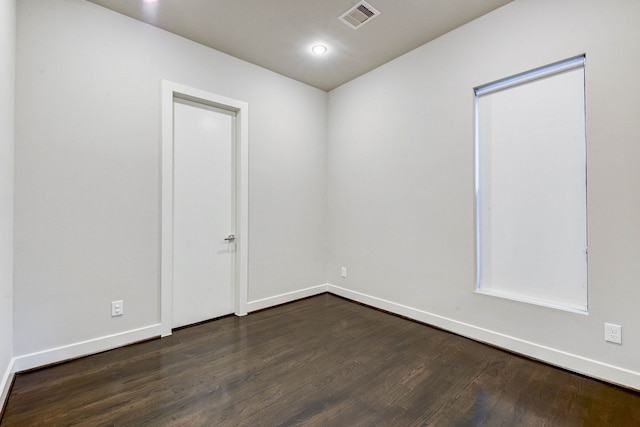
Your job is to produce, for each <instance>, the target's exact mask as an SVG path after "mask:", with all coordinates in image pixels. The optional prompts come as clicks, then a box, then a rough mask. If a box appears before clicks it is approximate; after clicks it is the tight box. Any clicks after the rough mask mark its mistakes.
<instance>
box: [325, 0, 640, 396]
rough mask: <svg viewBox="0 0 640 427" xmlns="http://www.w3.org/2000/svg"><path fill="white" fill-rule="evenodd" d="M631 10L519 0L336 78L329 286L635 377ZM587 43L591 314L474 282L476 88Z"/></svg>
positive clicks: (576, 363)
mask: <svg viewBox="0 0 640 427" xmlns="http://www.w3.org/2000/svg"><path fill="white" fill-rule="evenodd" d="M639 18H640V2H638V1H637V0H615V1H609V2H602V1H598V0H588V1H585V0H562V1H558V0H517V1H515V2H514V3H511V4H510V5H507V6H506V7H503V8H501V9H498V10H497V11H495V12H493V13H491V14H489V15H486V16H484V17H482V18H481V19H478V20H476V21H474V22H472V23H470V24H468V25H466V26H464V27H462V28H460V29H458V30H455V31H453V32H451V33H449V34H447V35H445V36H443V37H441V38H439V39H438V40H436V41H434V42H431V43H429V44H427V45H425V46H422V47H421V48H419V49H417V50H415V51H413V52H410V53H409V54H407V55H404V56H402V57H401V58H398V59H397V60H395V61H393V62H391V63H388V64H386V65H384V66H382V67H380V68H379V69H377V70H374V71H372V72H370V73H368V74H366V75H364V76H362V77H360V78H358V79H356V80H354V81H352V82H350V83H348V84H346V85H343V86H342V87H340V88H338V89H335V90H334V91H332V92H331V93H330V95H329V135H328V141H329V147H328V159H327V162H328V175H327V176H328V194H329V208H328V211H329V230H330V237H329V267H328V268H329V270H328V273H329V274H328V278H329V282H330V283H332V284H333V285H335V287H332V290H333V291H335V292H337V293H340V294H342V295H345V296H349V297H352V298H355V299H359V300H362V301H365V302H369V303H371V304H374V305H378V306H381V307H384V308H387V309H390V310H394V311H397V312H401V313H403V314H407V315H409V316H413V317H416V318H419V319H421V320H425V321H427V322H430V323H433V324H436V325H439V326H442V327H445V328H447V329H450V330H453V331H456V332H458V333H462V334H464V335H467V336H471V337H474V338H476V339H480V340H484V341H488V342H492V343H494V344H497V345H501V346H504V347H507V348H510V349H512V350H515V351H519V352H523V353H526V354H528V355H530V356H532V357H536V358H541V359H544V360H547V361H549V362H551V363H555V364H559V365H563V366H567V367H569V368H571V369H574V370H577V371H581V372H587V373H589V374H591V375H595V376H599V377H603V378H606V379H608V380H610V381H614V382H618V383H624V384H626V385H629V386H632V387H635V388H638V389H640V358H639V357H638V354H640V315H639V314H638V313H640V311H639V310H638V301H640V287H639V286H638V283H640V262H638V260H640V219H639V218H640V167H638V165H640V101H639V100H640V83H639V82H640V80H639V77H638V76H640V51H639V50H638V49H637V43H638V41H639V40H640V26H639V25H638V24H637V22H638V19H639ZM582 53H586V55H587V65H586V97H587V144H588V153H587V155H588V180H589V185H588V221H589V222H588V227H589V230H588V233H589V255H590V259H589V261H590V262H589V308H590V310H589V315H588V316H585V315H581V314H573V313H568V312H564V311H559V310H554V309H550V308H544V307H539V306H534V305H528V304H525V303H519V302H514V301H510V300H503V299H497V298H495V297H489V296H484V295H479V294H476V293H474V287H475V278H474V274H475V273H474V271H475V270H474V260H475V256H474V189H473V123H474V119H473V112H474V109H473V90H472V88H473V87H474V86H477V85H480V84H484V83H488V82H491V81H494V80H497V79H499V78H502V77H506V76H509V75H512V74H515V73H518V72H521V71H526V70H529V69H532V68H535V67H538V66H541V65H545V64H548V63H551V62H554V61H557V60H561V59H565V58H569V57H572V56H575V55H578V54H582ZM524 244H526V242H524ZM341 266H345V267H347V268H348V277H347V278H346V279H342V278H340V275H339V272H340V267H341ZM605 321H606V322H613V323H617V324H620V325H622V327H623V344H622V345H621V346H618V345H615V344H611V343H605V342H604V339H603V336H604V334H603V330H604V322H605Z"/></svg>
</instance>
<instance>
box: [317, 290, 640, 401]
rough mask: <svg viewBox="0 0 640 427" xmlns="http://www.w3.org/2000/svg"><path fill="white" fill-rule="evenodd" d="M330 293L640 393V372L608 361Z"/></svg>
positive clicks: (346, 293) (360, 297) (393, 305)
mask: <svg viewBox="0 0 640 427" xmlns="http://www.w3.org/2000/svg"><path fill="white" fill-rule="evenodd" d="M327 291H328V292H330V293H332V294H335V295H338V296H341V297H344V298H348V299H350V300H353V301H357V302H360V303H362V304H367V305H370V306H372V307H376V308H379V309H382V310H386V311H389V312H391V313H395V314H399V315H401V316H405V317H408V318H410V319H414V320H417V321H419V322H423V323H426V324H429V325H433V326H436V327H438V328H441V329H444V330H446V331H450V332H453V333H455V334H458V335H462V336H464V337H467V338H471V339H473V340H476V341H480V342H484V343H487V344H490V345H493V346H496V347H500V348H503V349H505V350H509V351H513V352H515V353H519V354H522V355H524V356H526V357H530V358H533V359H537V360H540V361H542V362H545V363H548V364H551V365H554V366H558V367H561V368H564V369H567V370H570V371H573V372H577V373H580V374H584V375H587V376H590V377H593V378H597V379H601V380H604V381H607V382H610V383H614V384H619V385H622V386H624V387H628V388H631V389H634V390H640V372H635V371H631V370H629V369H625V368H621V367H618V366H613V365H610V364H607V363H604V362H600V361H597V360H593V359H588V358H586V357H582V356H579V355H576V354H571V353H567V352H565V351H562V350H557V349H554V348H551V347H546V346H543V345H540V344H536V343H533V342H530V341H526V340H522V339H520V338H516V337H512V336H508V335H504V334H501V333H498V332H495V331H491V330H488V329H484V328H480V327H478V326H474V325H471V324H468V323H463V322H459V321H457V320H453V319H450V318H447V317H443V316H439V315H437V314H433V313H429V312H426V311H423V310H419V309H416V308H412V307H408V306H405V305H402V304H397V303H394V302H391V301H387V300H384V299H381V298H377V297H374V296H371V295H367V294H363V293H360V292H356V291H352V290H349V289H345V288H341V287H340V286H335V285H332V284H328V285H327Z"/></svg>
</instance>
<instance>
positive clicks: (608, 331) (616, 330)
mask: <svg viewBox="0 0 640 427" xmlns="http://www.w3.org/2000/svg"><path fill="white" fill-rule="evenodd" d="M604 340H605V341H608V342H612V343H616V344H622V326H620V325H614V324H612V323H605V324H604Z"/></svg>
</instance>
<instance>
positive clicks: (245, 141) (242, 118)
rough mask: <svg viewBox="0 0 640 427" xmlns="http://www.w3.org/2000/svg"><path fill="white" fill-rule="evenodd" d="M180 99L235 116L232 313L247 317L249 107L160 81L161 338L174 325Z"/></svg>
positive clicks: (187, 87)
mask: <svg viewBox="0 0 640 427" xmlns="http://www.w3.org/2000/svg"><path fill="white" fill-rule="evenodd" d="M175 98H181V99H186V100H189V101H194V102H197V103H200V104H205V105H211V106H213V107H216V108H221V109H224V110H228V111H232V112H234V113H235V114H236V130H235V140H234V149H233V153H234V155H233V157H234V166H235V171H234V177H233V180H234V184H235V193H236V197H235V201H234V204H235V206H234V208H235V209H234V210H235V224H236V230H235V235H236V245H237V247H236V256H235V266H234V269H233V270H234V271H233V274H232V276H233V288H234V291H233V293H234V310H235V314H236V315H238V316H244V315H246V314H247V288H248V262H247V261H248V252H249V251H248V229H249V220H248V205H249V182H248V176H249V170H248V163H249V162H248V159H249V151H248V146H249V135H248V130H249V123H248V117H249V104H247V103H246V102H243V101H238V100H235V99H232V98H227V97H224V96H221V95H217V94H214V93H210V92H207V91H203V90H200V89H196V88H192V87H189V86H185V85H182V84H179V83H175V82H171V81H168V80H163V81H162V166H161V172H162V179H161V185H162V189H161V209H160V210H161V220H160V224H161V230H160V233H161V255H160V266H161V268H160V270H161V271H160V324H161V335H162V336H168V335H171V329H172V324H173V202H174V200H173V116H174V114H173V108H174V107H173V106H174V99H175Z"/></svg>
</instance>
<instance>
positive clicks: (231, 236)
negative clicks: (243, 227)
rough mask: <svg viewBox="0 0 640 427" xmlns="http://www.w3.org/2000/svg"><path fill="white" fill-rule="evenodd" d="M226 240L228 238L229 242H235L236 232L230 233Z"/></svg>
mask: <svg viewBox="0 0 640 427" xmlns="http://www.w3.org/2000/svg"><path fill="white" fill-rule="evenodd" d="M224 240H226V241H227V242H233V241H234V240H236V236H235V234H229V235H228V236H227V237H225V238H224Z"/></svg>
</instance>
